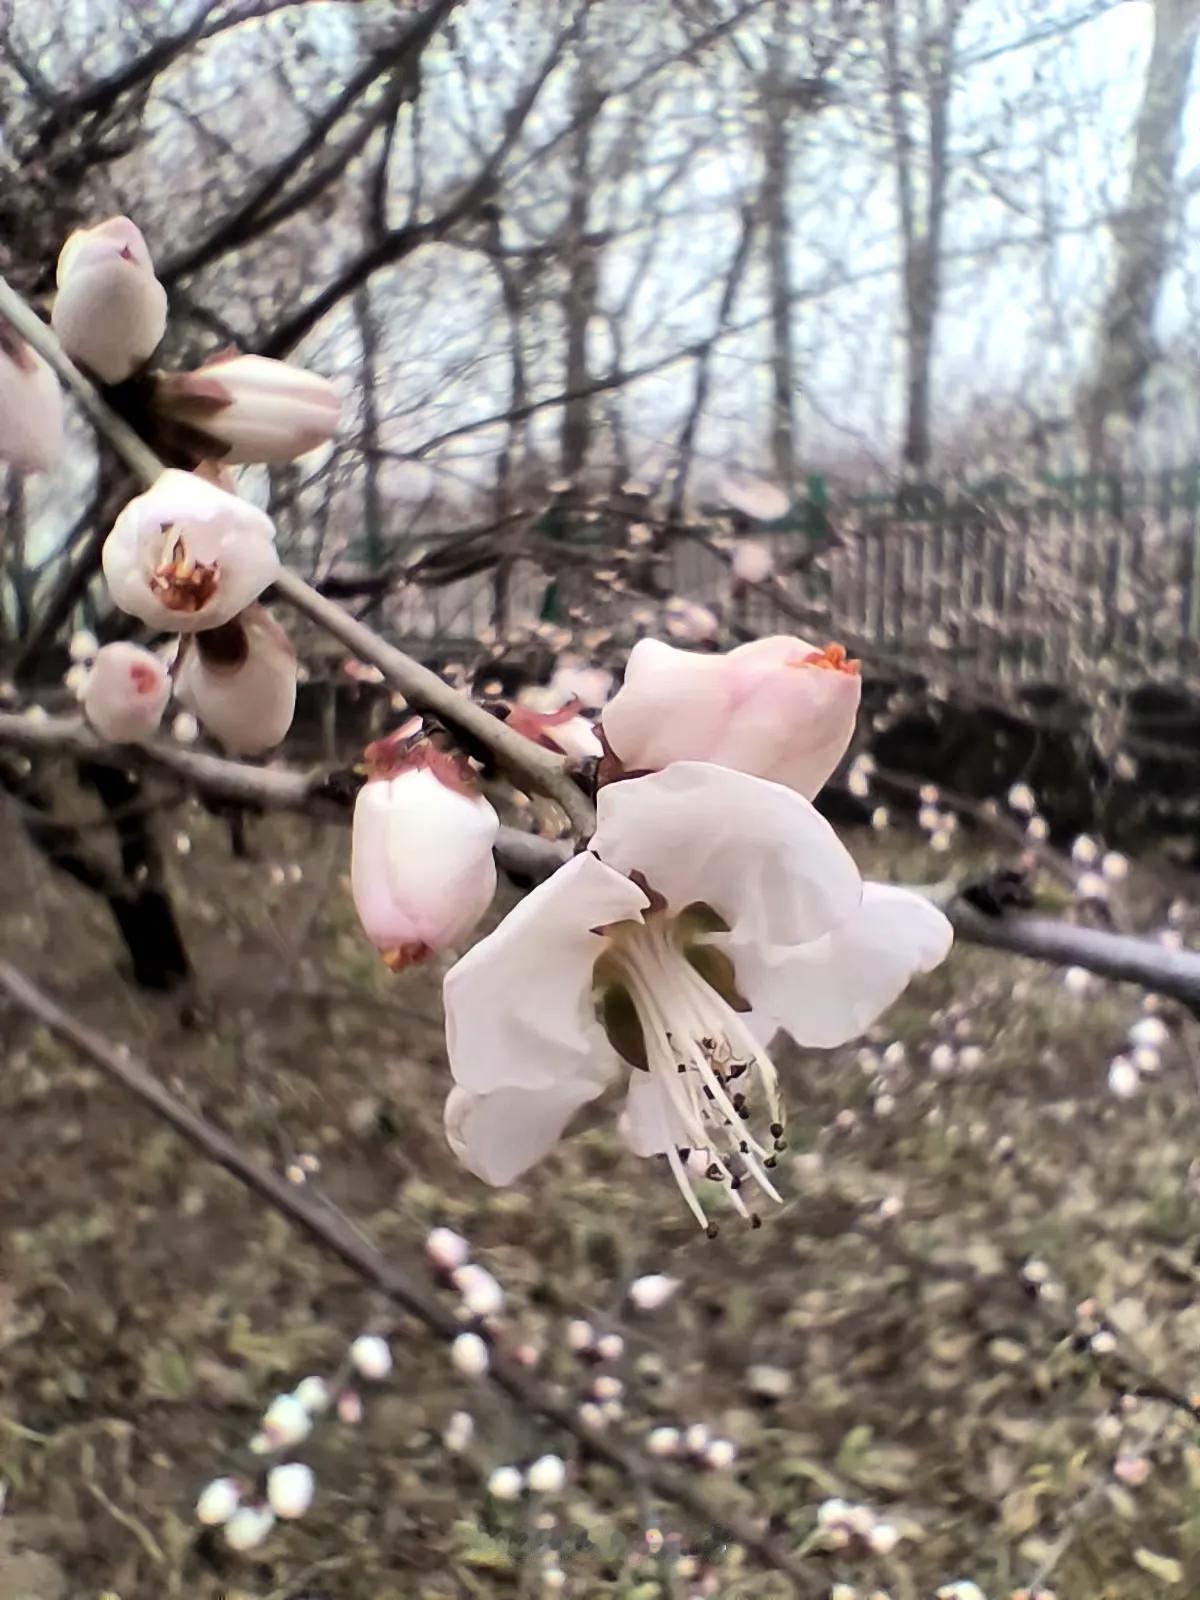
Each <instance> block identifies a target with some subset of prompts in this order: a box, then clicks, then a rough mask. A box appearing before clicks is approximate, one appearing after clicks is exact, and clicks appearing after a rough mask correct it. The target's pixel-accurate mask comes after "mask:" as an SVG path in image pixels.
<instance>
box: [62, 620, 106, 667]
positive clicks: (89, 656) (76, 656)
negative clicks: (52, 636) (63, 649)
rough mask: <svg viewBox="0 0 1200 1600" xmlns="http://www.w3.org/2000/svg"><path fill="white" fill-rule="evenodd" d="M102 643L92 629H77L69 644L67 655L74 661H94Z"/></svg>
mask: <svg viewBox="0 0 1200 1600" xmlns="http://www.w3.org/2000/svg"><path fill="white" fill-rule="evenodd" d="M99 649H100V641H99V639H97V637H96V635H95V634H94V633H93V632H92V630H91V629H90V628H77V629H76V631H75V632H74V633H73V634H72V635H71V638H70V641H69V643H68V644H67V654H68V655H69V656H70V658H71V660H72V661H83V662H87V661H94V660H95V659H96V655H97V652H98V651H99Z"/></svg>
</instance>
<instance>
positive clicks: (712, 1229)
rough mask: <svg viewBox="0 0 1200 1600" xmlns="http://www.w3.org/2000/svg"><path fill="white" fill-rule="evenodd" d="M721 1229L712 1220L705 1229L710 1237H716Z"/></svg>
mask: <svg viewBox="0 0 1200 1600" xmlns="http://www.w3.org/2000/svg"><path fill="white" fill-rule="evenodd" d="M720 1231H721V1230H720V1228H718V1227H717V1225H716V1223H715V1222H710V1223H709V1225H708V1227H707V1228H705V1230H704V1232H705V1233H706V1234H707V1235H708V1237H709V1238H710V1239H715V1238H716V1237H717V1235H718V1233H720Z"/></svg>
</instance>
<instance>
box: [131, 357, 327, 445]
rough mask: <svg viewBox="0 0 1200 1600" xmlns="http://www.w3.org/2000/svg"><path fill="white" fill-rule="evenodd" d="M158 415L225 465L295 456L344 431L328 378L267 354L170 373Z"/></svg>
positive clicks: (157, 393) (163, 381)
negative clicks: (339, 424) (339, 429)
mask: <svg viewBox="0 0 1200 1600" xmlns="http://www.w3.org/2000/svg"><path fill="white" fill-rule="evenodd" d="M153 407H154V411H155V414H156V415H157V416H159V417H161V418H164V419H166V420H168V421H169V422H171V423H174V424H175V425H176V428H177V429H179V430H181V431H182V432H183V433H184V435H185V437H190V438H191V439H193V440H194V444H195V451H194V453H195V455H196V457H198V458H200V459H219V460H220V461H221V462H222V463H223V464H224V465H226V466H236V465H239V464H240V463H243V462H247V461H263V462H268V463H272V462H281V461H294V460H295V459H296V457H297V456H302V455H304V454H306V453H307V452H308V451H309V450H314V449H316V447H317V446H318V445H322V444H326V443H328V441H329V440H330V439H332V438H333V436H334V434H335V433H336V432H337V426H338V417H339V414H340V411H341V401H340V400H339V399H338V393H337V390H336V389H335V388H334V387H333V385H332V384H331V383H330V382H328V380H327V379H325V378H321V377H318V376H317V374H316V373H315V372H305V371H304V370H303V368H301V367H292V366H289V365H288V363H287V362H286V361H272V360H270V359H269V358H267V357H265V356H221V357H219V358H218V359H217V360H216V361H210V362H208V363H207V365H205V366H203V367H198V368H196V370H195V371H194V372H165V373H160V374H158V376H157V381H156V383H155V387H154V399H153Z"/></svg>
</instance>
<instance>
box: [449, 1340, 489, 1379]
mask: <svg viewBox="0 0 1200 1600" xmlns="http://www.w3.org/2000/svg"><path fill="white" fill-rule="evenodd" d="M450 1360H451V1362H452V1364H453V1365H454V1367H455V1368H456V1369H457V1370H458V1371H459V1372H461V1373H462V1374H463V1376H464V1377H466V1378H482V1376H483V1374H484V1373H485V1372H486V1371H487V1369H488V1367H489V1366H490V1365H491V1355H490V1353H489V1351H488V1347H487V1343H486V1341H485V1340H483V1339H481V1338H480V1337H479V1335H478V1334H477V1333H460V1334H459V1335H458V1337H457V1339H455V1341H454V1343H453V1344H452V1345H451V1346H450Z"/></svg>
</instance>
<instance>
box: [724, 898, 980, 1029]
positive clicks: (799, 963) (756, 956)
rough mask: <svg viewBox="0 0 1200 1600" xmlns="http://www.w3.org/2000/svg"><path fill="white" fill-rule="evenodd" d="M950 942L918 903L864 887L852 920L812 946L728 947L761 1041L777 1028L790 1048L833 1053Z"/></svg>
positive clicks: (929, 908)
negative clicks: (811, 1047) (796, 1046)
mask: <svg viewBox="0 0 1200 1600" xmlns="http://www.w3.org/2000/svg"><path fill="white" fill-rule="evenodd" d="M953 938H954V933H953V930H952V929H951V927H950V924H949V923H948V922H947V920H946V918H945V917H944V916H943V915H942V913H941V912H940V911H939V910H938V909H937V907H936V906H934V905H931V904H930V902H929V901H928V900H926V899H925V898H924V897H923V896H922V895H919V894H914V893H913V892H912V891H911V890H909V889H897V888H894V887H892V885H890V884H884V883H868V884H864V885H863V899H862V905H861V906H860V908H859V910H858V911H857V912H856V914H855V915H854V916H853V917H851V918H850V919H849V920H848V921H847V922H845V923H844V924H843V925H842V926H841V927H839V928H836V929H835V930H834V931H833V932H832V933H828V934H826V935H825V936H824V937H823V938H820V939H816V940H814V941H813V942H812V943H811V944H807V945H798V946H794V947H793V948H791V949H781V948H779V947H775V948H759V949H755V948H754V947H752V946H749V945H746V946H743V945H741V944H740V943H737V942H735V941H734V940H730V941H729V947H730V950H731V954H732V955H733V960H734V966H735V968H736V971H737V981H738V987H739V989H740V990H741V992H742V993H743V994H744V995H745V996H746V998H747V999H748V1000H749V1001H750V1003H751V1005H752V1007H753V1015H752V1016H751V1017H750V1018H748V1019H747V1020H748V1021H749V1022H750V1023H751V1025H752V1027H753V1028H754V1030H755V1032H756V1033H757V1034H758V1035H759V1037H760V1038H764V1039H769V1038H770V1036H771V1034H772V1033H774V1032H775V1031H776V1030H777V1029H779V1028H782V1029H784V1030H785V1032H787V1033H790V1034H791V1036H792V1038H793V1039H794V1040H795V1041H796V1043H797V1044H801V1045H814V1046H817V1047H819V1048H821V1049H832V1048H833V1047H834V1046H835V1045H839V1044H845V1042H846V1041H847V1040H848V1039H854V1038H857V1036H858V1035H859V1034H861V1033H863V1032H864V1031H865V1030H866V1029H867V1028H869V1027H870V1025H871V1023H872V1022H874V1021H875V1019H876V1017H878V1016H879V1015H880V1013H881V1012H883V1011H885V1010H886V1009H887V1007H888V1006H890V1005H891V1004H892V1002H893V1000H895V999H896V998H897V996H898V995H900V994H901V993H902V991H903V990H904V988H905V987H906V985H907V984H908V981H909V979H910V978H912V977H913V976H914V974H916V973H918V972H929V971H931V970H932V969H933V968H934V967H936V966H938V965H939V963H940V962H942V961H943V960H944V959H945V957H946V953H947V951H948V950H949V949H950V945H951V943H952V942H953Z"/></svg>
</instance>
